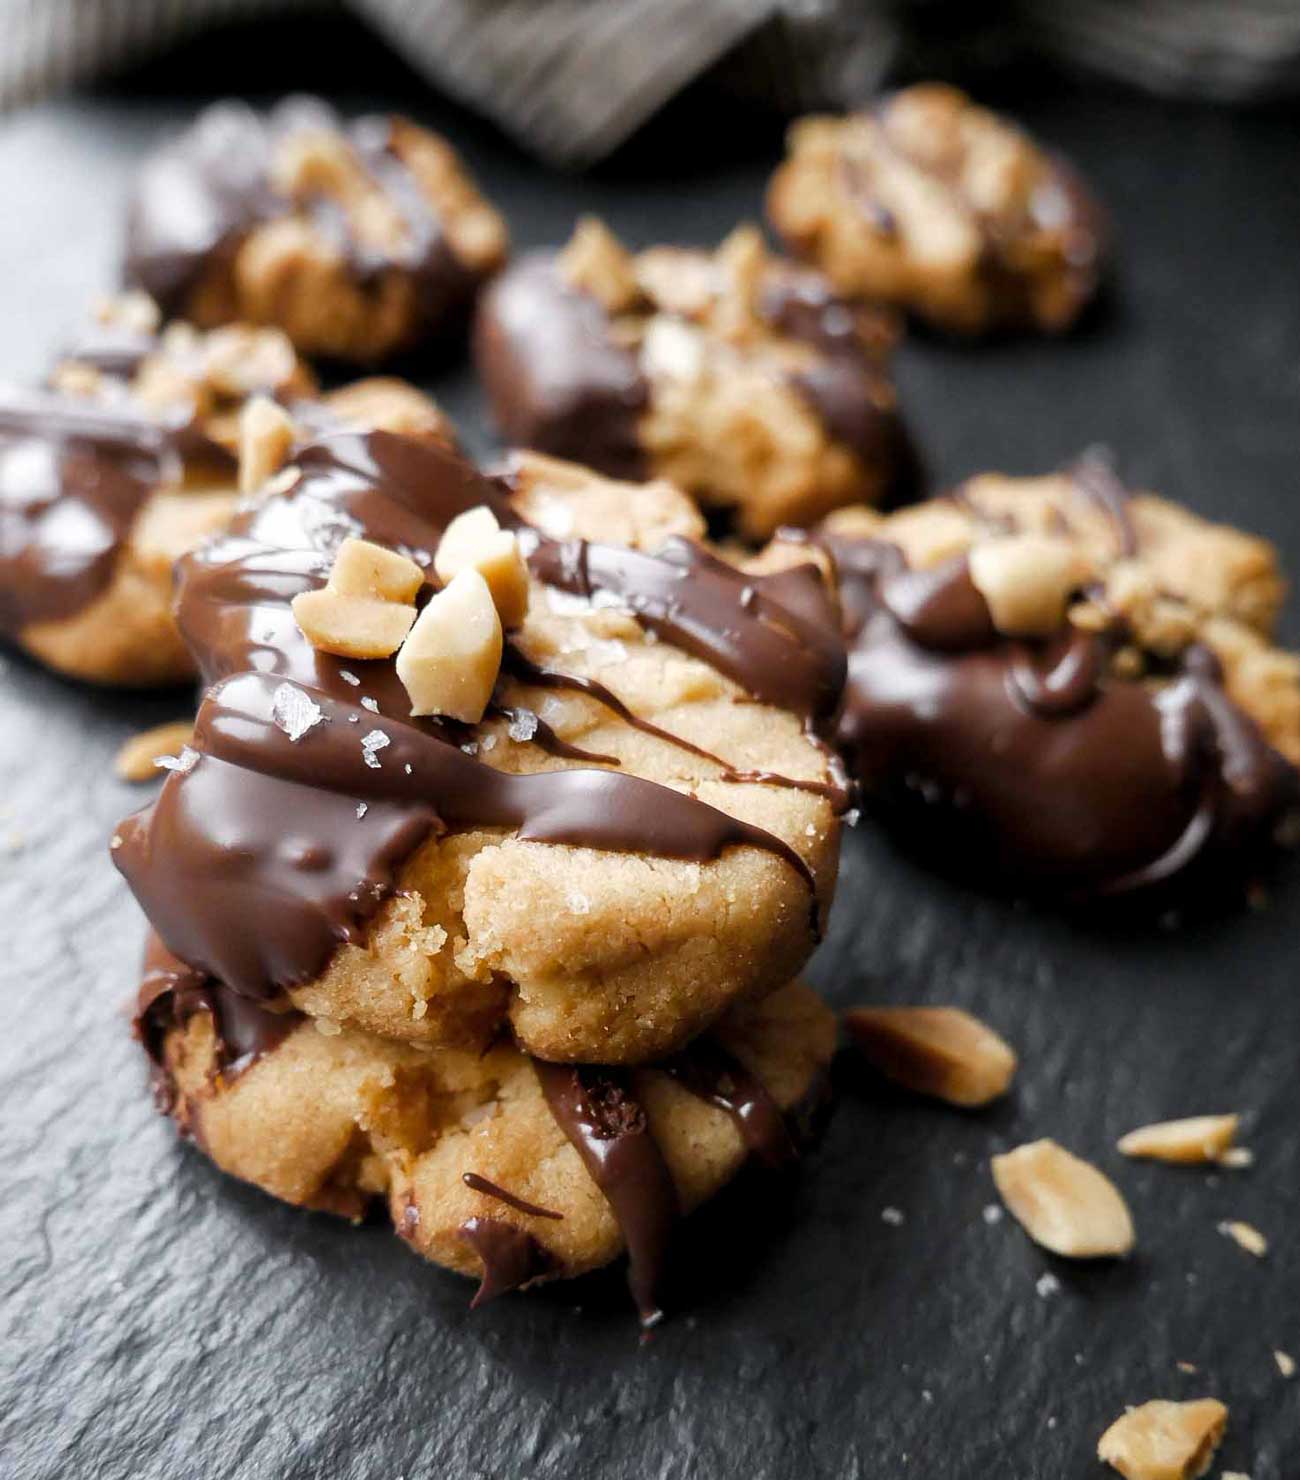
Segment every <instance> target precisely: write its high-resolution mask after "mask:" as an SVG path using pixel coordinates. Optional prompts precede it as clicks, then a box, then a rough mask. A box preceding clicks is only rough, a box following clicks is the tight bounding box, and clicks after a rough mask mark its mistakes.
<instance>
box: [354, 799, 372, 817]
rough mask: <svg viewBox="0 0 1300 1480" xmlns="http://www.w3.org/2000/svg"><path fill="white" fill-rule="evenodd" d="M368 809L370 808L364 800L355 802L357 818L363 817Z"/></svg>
mask: <svg viewBox="0 0 1300 1480" xmlns="http://www.w3.org/2000/svg"><path fill="white" fill-rule="evenodd" d="M369 810H370V808H369V807H367V806H366V804H365V802H358V803H357V817H358V818H361V817H364V816H365V815H366V813H367V812H368V811H369Z"/></svg>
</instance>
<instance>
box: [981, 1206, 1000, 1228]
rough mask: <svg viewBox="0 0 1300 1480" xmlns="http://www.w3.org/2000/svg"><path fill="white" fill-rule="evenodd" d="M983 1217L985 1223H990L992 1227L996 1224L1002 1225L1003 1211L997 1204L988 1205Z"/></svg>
mask: <svg viewBox="0 0 1300 1480" xmlns="http://www.w3.org/2000/svg"><path fill="white" fill-rule="evenodd" d="M981 1217H982V1218H983V1219H984V1221H985V1223H988V1224H990V1225H992V1224H994V1223H1001V1222H1002V1209H1001V1207H1000V1206H999V1205H998V1204H997V1203H988V1204H986V1205H985V1208H984V1212H983V1213H982V1214H981Z"/></svg>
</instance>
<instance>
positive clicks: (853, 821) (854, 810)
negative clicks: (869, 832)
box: [844, 807, 862, 827]
mask: <svg viewBox="0 0 1300 1480" xmlns="http://www.w3.org/2000/svg"><path fill="white" fill-rule="evenodd" d="M861 820H862V810H861V808H859V807H850V808H849V810H848V811H847V812H846V813H845V814H844V821H845V823H846V825H847V826H849V827H857V825H858V823H859V822H860V821H861Z"/></svg>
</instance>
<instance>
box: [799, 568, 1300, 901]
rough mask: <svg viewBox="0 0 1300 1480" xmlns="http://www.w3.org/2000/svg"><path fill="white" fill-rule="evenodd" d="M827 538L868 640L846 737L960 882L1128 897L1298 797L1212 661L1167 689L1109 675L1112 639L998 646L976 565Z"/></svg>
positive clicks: (852, 683) (1251, 829)
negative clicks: (923, 562) (971, 879)
mask: <svg viewBox="0 0 1300 1480" xmlns="http://www.w3.org/2000/svg"><path fill="white" fill-rule="evenodd" d="M827 543H828V545H829V547H830V549H831V551H832V553H833V554H834V555H835V557H836V559H837V562H838V564H839V567H840V571H841V576H842V580H843V582H844V585H845V597H846V599H845V612H846V619H847V621H848V624H849V629H850V638H851V643H852V646H851V651H850V656H849V683H848V690H847V698H846V703H845V707H844V713H843V716H842V718H841V720H840V726H839V739H840V743H841V745H842V746H843V747H844V749H845V752H846V755H847V757H848V759H849V763H850V767H851V769H853V770H854V771H855V773H856V774H857V775H858V776H859V777H860V778H861V780H862V782H863V784H864V786H866V787H867V788H868V790H869V791H873V792H875V793H876V794H877V795H878V796H880V797H881V798H882V800H883V801H884V802H885V803H886V805H888V804H889V803H890V802H891V801H892V802H894V803H899V802H902V803H904V805H902V806H901V808H900V809H899V810H898V811H897V818H898V822H899V825H900V827H901V828H903V829H904V830H910V831H911V832H912V833H913V835H918V834H919V835H921V838H922V840H923V841H926V842H930V843H932V844H933V845H934V846H937V847H938V848H939V850H940V851H941V853H942V855H943V856H944V857H945V859H946V860H947V861H948V862H949V863H951V864H953V865H954V866H955V867H957V869H958V870H959V871H961V872H970V873H973V874H978V875H979V876H980V877H982V878H984V879H986V880H987V879H993V880H996V881H1000V882H1003V883H1008V884H1011V885H1012V886H1013V887H1015V888H1018V889H1024V890H1028V891H1031V892H1050V893H1058V894H1066V895H1073V896H1079V895H1085V896H1086V895H1109V894H1124V893H1128V892H1130V891H1133V890H1137V889H1142V888H1145V887H1148V886H1153V885H1156V884H1165V883H1168V882H1170V881H1172V880H1174V879H1177V878H1181V877H1182V876H1184V875H1187V874H1189V873H1190V872H1191V871H1192V870H1193V869H1194V868H1195V869H1197V870H1198V871H1199V870H1200V868H1201V867H1202V866H1203V865H1204V864H1205V862H1206V861H1207V860H1208V859H1210V858H1214V857H1221V856H1222V855H1225V854H1230V853H1237V852H1240V851H1243V850H1247V849H1250V848H1253V847H1256V846H1258V845H1259V844H1261V843H1263V842H1265V841H1266V840H1267V838H1268V837H1269V834H1270V832H1271V829H1272V827H1273V825H1274V824H1275V823H1276V821H1277V820H1278V818H1279V816H1280V815H1281V814H1282V813H1283V812H1284V811H1285V810H1286V809H1288V808H1290V807H1293V806H1295V805H1297V804H1300V776H1298V775H1297V772H1296V770H1295V768H1294V767H1293V766H1291V765H1290V764H1289V763H1288V762H1287V761H1286V760H1285V759H1284V758H1283V757H1282V756H1281V755H1280V754H1279V753H1278V752H1277V751H1276V750H1274V749H1273V748H1272V746H1270V745H1269V744H1268V742H1267V741H1266V740H1265V738H1264V736H1263V734H1262V733H1261V731H1260V729H1259V727H1258V726H1257V725H1256V723H1255V722H1254V721H1253V720H1252V719H1251V718H1250V717H1249V716H1248V715H1247V714H1245V713H1244V712H1243V711H1242V710H1241V709H1240V708H1238V707H1237V706H1236V705H1235V704H1234V703H1233V702H1232V701H1231V700H1230V699H1229V698H1228V696H1227V694H1226V693H1225V692H1224V689H1223V687H1222V682H1221V675H1220V674H1219V672H1218V668H1217V664H1215V663H1214V662H1213V661H1212V660H1211V659H1210V658H1209V655H1208V654H1207V653H1205V652H1204V651H1203V650H1198V649H1195V648H1194V649H1192V651H1191V652H1190V653H1189V654H1188V655H1187V656H1186V657H1185V659H1184V661H1183V664H1182V667H1181V670H1180V671H1179V672H1178V673H1176V674H1175V675H1173V676H1172V678H1171V680H1170V681H1169V682H1167V683H1165V684H1163V685H1162V686H1160V687H1159V688H1157V689H1152V688H1149V687H1148V686H1147V685H1145V684H1141V683H1135V682H1129V681H1125V680H1122V679H1119V678H1115V677H1112V676H1110V673H1109V661H1108V660H1109V656H1110V651H1111V647H1110V644H1111V643H1112V642H1113V641H1114V639H1113V638H1111V637H1107V636H1105V635H1095V634H1089V633H1084V632H1076V631H1074V630H1073V629H1064V630H1063V631H1062V632H1061V634H1060V635H1059V636H1058V637H1057V638H1055V639H1052V640H1050V641H1047V642H1040V643H1024V642H1017V641H1012V640H1010V639H1007V638H1005V637H1002V636H1000V635H999V634H998V633H997V632H996V631H995V630H994V628H993V624H992V621H991V619H990V617H989V614H988V609H987V606H986V605H985V603H984V600H983V598H982V597H981V596H980V594H979V592H978V591H977V590H976V589H975V587H974V585H973V583H972V582H971V579H970V572H969V569H968V566H967V563H966V559H965V557H958V558H957V559H954V560H952V561H950V562H948V563H947V564H946V565H943V566H940V567H938V568H937V569H934V570H928V571H911V570H908V569H907V568H906V565H905V563H904V561H903V559H902V555H901V552H900V551H899V550H898V549H897V548H896V547H893V546H889V545H884V544H880V543H876V542H872V541H845V540H834V539H831V540H829V541H828V542H827Z"/></svg>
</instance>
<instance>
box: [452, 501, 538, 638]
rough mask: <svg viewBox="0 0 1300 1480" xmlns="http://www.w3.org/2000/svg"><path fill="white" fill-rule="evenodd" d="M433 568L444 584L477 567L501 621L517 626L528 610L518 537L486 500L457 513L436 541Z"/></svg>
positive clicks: (526, 586)
mask: <svg viewBox="0 0 1300 1480" xmlns="http://www.w3.org/2000/svg"><path fill="white" fill-rule="evenodd" d="M433 568H434V570H435V571H436V572H437V573H438V579H439V580H440V581H442V582H443V583H444V584H447V583H449V582H451V581H453V580H454V579H455V578H456V576H458V575H459V574H460V573H461V571H463V570H476V571H478V573H479V575H481V576H482V577H483V579H484V580H485V581H486V582H487V584H488V590H489V591H491V593H492V600H493V601H494V602H495V603H496V609H497V613H498V615H499V616H500V618H501V625H502V626H503V627H506V628H511V627H518V626H519V625H520V623H521V622H522V621H523V620H524V617H525V616H526V615H527V614H528V566H527V565H526V564H525V563H524V556H523V551H522V550H520V548H519V541H518V540H517V539H516V538H515V536H514V535H513V534H511V533H510V532H509V531H508V530H505V529H502V528H501V526H500V525H499V524H498V523H497V520H496V515H495V514H493V512H492V510H491V509H489V508H488V507H487V505H486V504H484V505H482V506H481V507H480V508H477V509H469V510H467V511H466V512H465V513H464V514H458V515H457V516H456V517H455V518H454V519H453V520H452V521H451V523H450V524H449V525H448V526H447V528H446V530H445V531H444V532H443V536H442V539H441V540H439V541H438V552H437V554H436V555H435V556H434V561H433Z"/></svg>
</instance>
